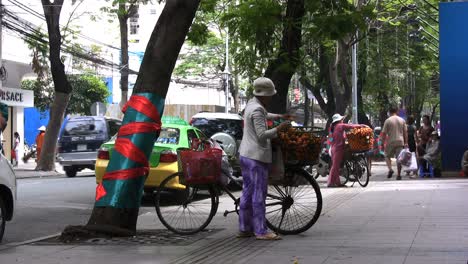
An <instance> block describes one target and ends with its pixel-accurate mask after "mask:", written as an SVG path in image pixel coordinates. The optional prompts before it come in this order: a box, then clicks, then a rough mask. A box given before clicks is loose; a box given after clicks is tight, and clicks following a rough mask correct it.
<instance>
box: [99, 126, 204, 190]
mask: <svg viewBox="0 0 468 264" xmlns="http://www.w3.org/2000/svg"><path fill="white" fill-rule="evenodd" d="M161 121H162V128H161V133H160V135H159V138H158V140H157V141H156V143H155V144H154V147H153V152H152V153H151V156H150V160H149V163H150V172H149V175H148V178H147V179H146V182H145V192H151V191H153V190H154V189H155V188H156V187H158V186H159V185H160V184H161V182H162V181H163V180H164V179H165V178H166V177H167V176H169V175H171V174H173V173H176V172H177V171H178V165H177V149H179V148H188V147H189V146H190V145H191V142H192V140H193V139H194V138H198V139H207V137H206V136H205V135H204V134H203V133H202V132H201V131H200V130H199V129H197V128H195V127H192V126H190V125H189V124H188V123H187V122H186V121H185V120H182V119H179V118H174V117H163V118H162V120H161ZM115 139H116V136H114V137H113V138H112V139H111V140H110V141H109V142H106V143H104V144H102V146H101V148H100V150H99V151H98V158H97V160H96V168H95V171H96V182H97V183H100V182H101V181H102V177H103V175H104V173H105V172H106V168H107V165H108V164H109V159H110V157H112V151H113V149H114V144H115ZM169 187H171V188H173V189H175V190H185V186H184V185H182V184H180V183H179V182H178V181H174V182H172V184H170V186H169Z"/></svg>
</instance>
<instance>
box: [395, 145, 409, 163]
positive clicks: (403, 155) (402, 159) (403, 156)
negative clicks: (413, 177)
mask: <svg viewBox="0 0 468 264" xmlns="http://www.w3.org/2000/svg"><path fill="white" fill-rule="evenodd" d="M411 156H412V155H411V152H410V151H409V149H407V148H405V149H403V150H402V151H401V152H400V154H399V155H398V159H397V160H398V163H400V164H401V165H403V166H406V167H409V166H410V165H411Z"/></svg>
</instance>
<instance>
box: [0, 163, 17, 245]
mask: <svg viewBox="0 0 468 264" xmlns="http://www.w3.org/2000/svg"><path fill="white" fill-rule="evenodd" d="M16 186H17V185H16V176H15V173H14V171H13V168H12V167H11V165H10V162H9V161H8V160H7V159H6V158H5V157H4V156H3V155H2V154H0V242H1V241H2V238H3V234H4V233H5V224H6V221H10V220H11V219H12V218H13V212H14V211H15V202H16Z"/></svg>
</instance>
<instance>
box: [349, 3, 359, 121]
mask: <svg viewBox="0 0 468 264" xmlns="http://www.w3.org/2000/svg"><path fill="white" fill-rule="evenodd" d="M354 2H355V5H357V4H358V3H356V1H354ZM357 39H358V32H357V31H356V41H355V42H354V44H353V47H352V57H351V60H352V63H351V67H352V98H351V99H352V100H351V101H352V104H353V105H352V110H353V111H352V113H353V117H352V122H353V124H357V123H358V102H357Z"/></svg>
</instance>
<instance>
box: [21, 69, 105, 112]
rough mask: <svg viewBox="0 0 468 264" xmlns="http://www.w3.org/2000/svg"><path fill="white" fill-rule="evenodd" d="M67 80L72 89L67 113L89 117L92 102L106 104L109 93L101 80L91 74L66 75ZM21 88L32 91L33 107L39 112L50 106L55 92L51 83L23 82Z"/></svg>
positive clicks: (40, 81) (42, 81)
mask: <svg viewBox="0 0 468 264" xmlns="http://www.w3.org/2000/svg"><path fill="white" fill-rule="evenodd" d="M67 78H68V81H69V82H70V84H71V86H72V87H73V90H72V95H71V100H70V102H69V103H68V106H67V110H66V112H67V113H73V114H82V115H90V114H91V112H90V107H91V105H92V104H93V103H94V102H106V98H107V97H108V96H109V91H108V89H107V87H106V84H105V83H104V81H103V80H102V79H101V78H99V77H96V76H94V75H91V74H79V75H68V76H67ZM48 80H50V79H48ZM21 88H22V89H26V90H32V91H34V104H35V107H37V108H39V109H40V110H41V111H43V110H46V109H48V108H49V106H50V105H51V104H52V101H53V99H54V95H55V92H54V88H53V85H52V82H51V81H49V82H48V81H44V80H41V79H37V80H24V81H23V82H22V83H21Z"/></svg>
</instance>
